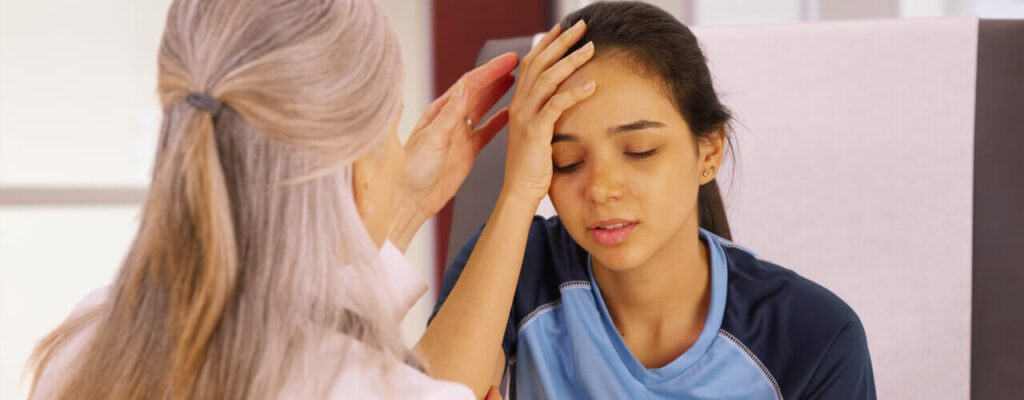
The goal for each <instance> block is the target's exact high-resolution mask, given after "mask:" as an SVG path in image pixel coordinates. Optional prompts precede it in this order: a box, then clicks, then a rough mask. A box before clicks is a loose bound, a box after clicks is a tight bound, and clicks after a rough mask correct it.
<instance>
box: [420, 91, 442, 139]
mask: <svg viewBox="0 0 1024 400" xmlns="http://www.w3.org/2000/svg"><path fill="white" fill-rule="evenodd" d="M448 99H449V97H448V96H447V95H445V96H441V97H438V98H437V99H435V100H434V101H432V102H430V104H429V105H427V108H426V109H425V110H423V115H422V116H420V120H419V121H416V126H415V127H414V128H412V131H413V133H415V132H418V131H419V130H420V129H423V127H425V126H427V125H430V123H431V122H433V121H434V118H436V117H437V113H439V112H441V109H442V108H444V106H445V105H446V104H448Z"/></svg>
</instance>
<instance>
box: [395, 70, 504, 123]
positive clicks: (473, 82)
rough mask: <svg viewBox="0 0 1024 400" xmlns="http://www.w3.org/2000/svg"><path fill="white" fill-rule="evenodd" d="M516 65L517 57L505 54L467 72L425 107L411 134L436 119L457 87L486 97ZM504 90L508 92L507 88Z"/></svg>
mask: <svg viewBox="0 0 1024 400" xmlns="http://www.w3.org/2000/svg"><path fill="white" fill-rule="evenodd" d="M518 63H519V56H518V55H517V54H516V53H515V52H507V53H504V54H501V55H499V56H497V57H494V58H492V59H490V61H487V63H485V64H484V65H481V66H479V67H476V68H474V69H473V70H472V71H469V72H467V73H466V74H465V75H463V76H462V77H461V78H459V80H458V81H457V82H455V84H454V85H452V86H451V87H449V88H448V90H446V91H445V92H444V94H442V95H441V97H438V98H437V100H434V101H433V102H431V103H430V105H428V106H427V108H426V109H425V110H424V111H423V116H422V117H420V120H419V121H418V122H417V123H416V127H415V128H414V129H413V132H416V131H418V130H420V129H421V128H423V127H424V126H427V125H429V124H430V123H431V122H432V121H433V120H434V118H436V117H437V113H439V112H440V111H441V109H442V108H443V107H444V106H445V104H447V102H448V98H449V97H451V95H452V93H453V92H454V91H456V90H458V88H459V85H465V86H468V87H469V91H470V92H473V93H481V94H483V95H484V96H486V95H487V92H488V90H487V89H488V88H489V87H491V86H492V85H493V84H494V83H496V82H501V81H502V80H503V79H504V78H505V77H506V76H509V74H510V73H511V72H512V71H513V70H515V68H516V65H518ZM505 90H508V88H506V89H505ZM500 98H501V97H499V99H500ZM471 103H475V101H472V99H471ZM491 106H493V104H491ZM489 109H490V107H488V108H487V110H489ZM487 110H484V113H486V112H487ZM481 115H482V114H481ZM477 119H479V116H477V117H475V118H474V121H475V120H477Z"/></svg>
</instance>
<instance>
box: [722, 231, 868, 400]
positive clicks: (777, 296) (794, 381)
mask: <svg viewBox="0 0 1024 400" xmlns="http://www.w3.org/2000/svg"><path fill="white" fill-rule="evenodd" d="M722 245H723V246H722V247H723V249H724V250H725V253H726V258H727V260H728V271H729V276H728V292H727V295H726V296H727V300H726V311H725V315H724V317H723V320H722V328H721V330H722V332H723V333H722V335H723V336H726V337H727V338H729V340H732V341H734V342H735V343H736V344H737V345H738V346H741V347H743V348H745V349H746V351H748V352H749V354H750V356H751V357H752V358H753V359H754V360H756V361H757V362H759V363H760V364H761V365H762V366H763V367H764V368H763V369H764V370H765V371H766V373H767V374H769V376H771V377H772V379H774V380H775V381H776V382H777V384H778V387H779V390H780V391H781V394H782V395H783V397H785V398H791V397H793V398H797V397H799V398H804V397H810V398H833V397H830V396H832V395H840V396H841V397H835V398H857V399H860V398H864V399H873V398H875V390H874V377H873V373H872V367H871V359H870V354H869V352H868V347H867V335H866V334H865V332H864V326H863V325H862V324H861V321H860V318H859V317H858V316H857V313H856V312H854V310H853V308H851V307H850V306H849V305H848V304H846V302H845V301H843V300H842V299H841V298H839V296H837V295H836V294H834V293H832V292H831V291H829V290H828V289H826V288H825V287H823V286H821V285H819V284H817V283H815V282H813V281H811V280H809V279H807V278H804V277H803V276H800V275H799V274H797V273H796V272H794V271H792V270H789V269H786V268H784V267H781V266H779V265H776V264H773V263H771V262H768V261H764V260H762V259H760V258H758V257H757V256H756V254H755V253H753V252H752V251H750V250H747V249H745V248H743V247H740V246H737V245H734V244H732V243H728V242H723V243H722Z"/></svg>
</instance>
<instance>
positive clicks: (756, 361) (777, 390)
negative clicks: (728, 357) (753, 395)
mask: <svg viewBox="0 0 1024 400" xmlns="http://www.w3.org/2000/svg"><path fill="white" fill-rule="evenodd" d="M718 336H721V337H722V338H724V339H725V340H728V341H730V342H732V344H733V345H735V346H736V347H738V348H739V349H740V351H742V352H743V354H744V355H746V356H747V359H749V360H750V362H752V363H754V365H755V366H757V368H758V369H760V370H761V374H763V375H764V378H765V379H766V380H768V383H769V384H770V385H771V386H772V389H773V390H775V398H776V399H778V400H782V389H781V388H779V382H778V381H776V380H775V377H774V376H772V373H771V372H769V371H768V368H767V367H765V366H764V363H762V362H761V360H760V359H759V358H757V356H756V355H754V352H752V351H750V349H749V348H747V345H745V344H743V342H741V341H740V340H739V339H737V338H736V337H735V336H733V335H732V334H731V333H729V332H726V331H725V329H719V330H718Z"/></svg>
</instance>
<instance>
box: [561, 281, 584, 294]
mask: <svg viewBox="0 0 1024 400" xmlns="http://www.w3.org/2000/svg"><path fill="white" fill-rule="evenodd" d="M565 289H590V282H589V281H568V282H562V284H561V285H558V291H559V292H561V291H563V290H565Z"/></svg>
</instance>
